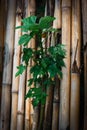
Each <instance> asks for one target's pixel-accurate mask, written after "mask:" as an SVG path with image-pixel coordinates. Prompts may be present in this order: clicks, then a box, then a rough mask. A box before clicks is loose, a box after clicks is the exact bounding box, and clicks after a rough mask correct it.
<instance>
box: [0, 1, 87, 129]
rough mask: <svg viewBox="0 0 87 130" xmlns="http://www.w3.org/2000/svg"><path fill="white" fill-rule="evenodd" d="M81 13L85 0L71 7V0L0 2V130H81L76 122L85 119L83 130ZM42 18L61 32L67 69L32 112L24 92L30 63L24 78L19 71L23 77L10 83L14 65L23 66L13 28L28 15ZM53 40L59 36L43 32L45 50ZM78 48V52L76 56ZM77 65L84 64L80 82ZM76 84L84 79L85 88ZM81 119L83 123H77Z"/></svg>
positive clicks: (86, 50)
mask: <svg viewBox="0 0 87 130" xmlns="http://www.w3.org/2000/svg"><path fill="white" fill-rule="evenodd" d="M45 2H46V5H44V3H45ZM80 2H81V3H82V4H81V7H80ZM21 3H22V4H21ZM16 4H17V5H16ZM44 6H45V12H44V11H43V12H40V14H36V13H37V12H38V10H40V9H41V11H42V10H43V9H42V7H43V8H44ZM22 7H23V13H22ZM81 11H82V12H81ZM15 12H16V15H15ZM86 12H87V1H86V0H72V2H71V0H44V1H43V0H17V1H16V0H13V1H12V0H0V93H1V87H2V95H1V98H0V101H1V103H0V105H1V115H0V118H1V119H0V130H68V129H70V130H80V129H81V128H80V126H82V127H83V122H81V120H84V128H83V130H87V13H86ZM81 13H82V17H81ZM43 14H45V16H47V15H48V16H54V17H56V20H55V21H54V22H53V27H54V28H57V29H60V31H61V32H62V44H64V45H65V49H66V58H65V65H66V67H65V68H63V69H62V72H63V79H62V80H61V83H60V81H59V79H56V84H55V86H51V87H50V88H49V89H48V90H47V94H48V96H47V100H46V104H45V105H41V106H38V107H35V108H33V106H32V104H31V99H27V100H26V101H25V99H24V96H25V94H26V93H27V91H28V90H29V87H28V85H27V80H28V79H30V78H31V77H32V75H30V73H29V70H30V67H31V66H32V65H34V62H33V61H30V63H29V67H28V68H27V73H26V72H24V73H23V75H21V76H20V77H16V78H15V73H16V72H17V69H16V66H18V65H19V64H20V62H22V61H20V59H21V60H22V58H21V57H22V54H21V53H22V49H23V48H20V46H18V40H19V37H20V36H21V30H19V29H18V30H16V31H15V26H20V25H21V19H22V18H24V17H28V16H30V15H37V16H39V17H40V16H42V15H43ZM81 18H82V19H81ZM15 19H16V21H15ZM81 22H82V24H81ZM15 24H16V25H15ZM81 28H82V33H81ZM57 38H58V35H55V34H54V33H53V34H52V35H51V34H50V33H48V39H46V40H45V41H44V45H45V46H44V47H46V48H48V47H49V46H50V45H54V44H55V42H56V40H58V39H57ZM81 38H82V40H81ZM36 42H37V41H36V39H32V40H31V41H30V43H29V45H28V47H31V48H33V49H37V46H36V44H37V43H36ZM60 42H61V40H60V41H59V43H60ZM81 42H82V43H81ZM82 44H83V52H81V46H82ZM4 46H5V51H4V53H3V47H4ZM82 53H83V56H84V58H83V56H82V55H81V54H82ZM3 54H4V56H3ZM2 56H3V57H2ZM82 58H83V59H82ZM81 60H84V72H81V73H84V77H81V76H80V66H81ZM2 62H3V63H2ZM2 64H3V66H2ZM2 67H3V69H2ZM2 73H3V77H2ZM81 79H84V83H83V84H84V86H81V84H80V82H81V81H82V80H81ZM1 82H2V84H1ZM32 87H34V85H32ZM80 87H83V89H84V113H79V112H80V103H81V101H80V98H81V100H83V99H82V98H83V97H81V95H80V89H81V88H80ZM81 105H82V104H81ZM81 109H82V108H81ZM81 115H82V116H84V119H81ZM10 117H11V119H10ZM79 121H80V122H81V123H82V124H80V123H79ZM81 130H82V129H81Z"/></svg>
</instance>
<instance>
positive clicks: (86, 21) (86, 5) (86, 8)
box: [82, 0, 87, 130]
mask: <svg viewBox="0 0 87 130" xmlns="http://www.w3.org/2000/svg"><path fill="white" fill-rule="evenodd" d="M86 12H87V1H86V0H83V1H82V27H83V45H84V130H87V13H86Z"/></svg>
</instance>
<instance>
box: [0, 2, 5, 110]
mask: <svg viewBox="0 0 87 130" xmlns="http://www.w3.org/2000/svg"><path fill="white" fill-rule="evenodd" d="M4 4H5V0H1V1H0V8H1V10H0V99H1V89H2V87H1V86H2V73H3V72H2V66H3V48H4V32H5V16H4V12H5V7H4ZM0 108H1V100H0Z"/></svg>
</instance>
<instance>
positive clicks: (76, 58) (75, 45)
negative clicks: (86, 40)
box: [70, 0, 81, 130]
mask: <svg viewBox="0 0 87 130" xmlns="http://www.w3.org/2000/svg"><path fill="white" fill-rule="evenodd" d="M80 55H81V19H80V0H77V1H75V0H73V1H72V65H71V69H72V72H71V102H70V130H79V109H80V70H79V68H80Z"/></svg>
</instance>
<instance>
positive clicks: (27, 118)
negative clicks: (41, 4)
mask: <svg viewBox="0 0 87 130" xmlns="http://www.w3.org/2000/svg"><path fill="white" fill-rule="evenodd" d="M29 2H30V1H29V0H26V1H24V11H25V17H29V16H30V7H29V4H30V3H29ZM28 47H30V44H29V46H28ZM29 65H30V63H29ZM29 70H30V67H28V68H27V78H26V93H27V92H28V90H29V87H28V86H27V80H29V78H30V77H31V75H30V74H29ZM30 110H31V103H30V99H27V100H26V101H25V126H24V129H25V130H31V122H30V119H31V117H30Z"/></svg>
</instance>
